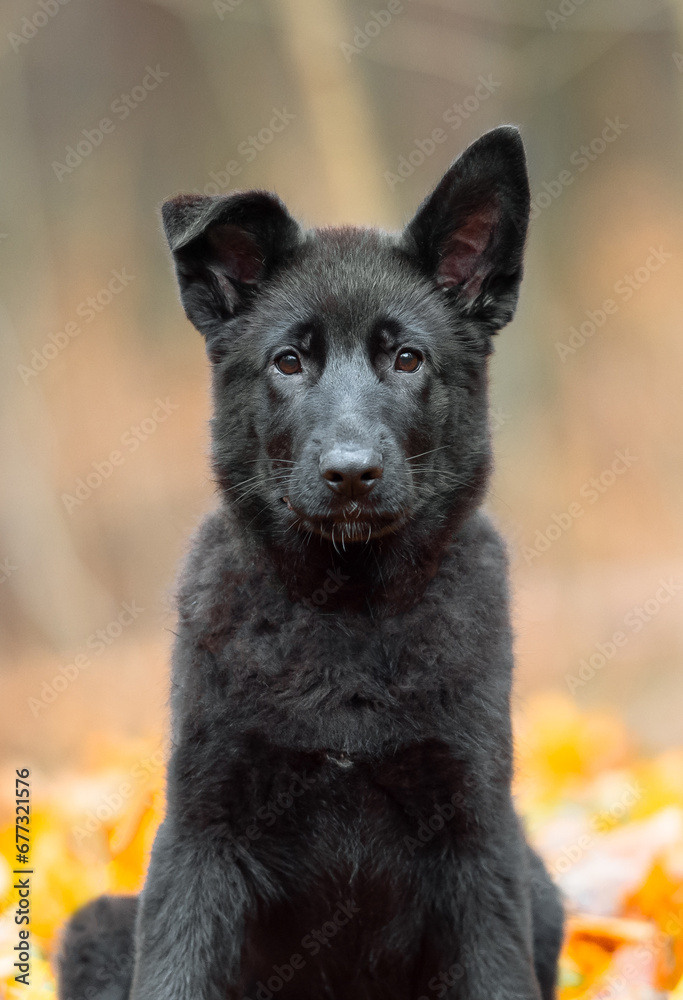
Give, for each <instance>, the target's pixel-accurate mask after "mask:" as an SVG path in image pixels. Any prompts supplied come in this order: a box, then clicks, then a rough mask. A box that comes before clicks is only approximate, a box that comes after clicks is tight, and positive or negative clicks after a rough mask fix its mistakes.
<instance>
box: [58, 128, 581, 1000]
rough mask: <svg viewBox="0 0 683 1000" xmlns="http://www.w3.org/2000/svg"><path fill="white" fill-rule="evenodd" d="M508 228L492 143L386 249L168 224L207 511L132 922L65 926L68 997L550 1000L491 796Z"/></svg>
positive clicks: (501, 683)
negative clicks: (204, 383)
mask: <svg viewBox="0 0 683 1000" xmlns="http://www.w3.org/2000/svg"><path fill="white" fill-rule="evenodd" d="M528 212H529V188H528V181H527V175H526V167H525V160H524V151H523V147H522V143H521V139H520V137H519V134H518V132H517V131H516V130H515V129H514V128H509V127H505V128H499V129H496V130H495V131H493V132H490V133H488V134H487V135H485V136H483V137H482V138H481V139H479V140H478V141H477V142H476V143H474V145H472V146H471V147H470V148H469V149H468V150H467V151H466V152H465V153H464V154H463V155H462V156H461V157H460V159H458V160H457V161H456V162H455V163H454V164H453V165H452V166H451V168H450V169H449V170H448V172H447V173H446V175H445V176H444V178H443V179H442V180H441V182H440V183H439V185H438V187H437V188H436V190H435V191H434V192H433V194H432V195H431V196H430V197H429V198H428V199H427V200H426V201H425V202H424V204H423V205H422V206H421V207H420V209H419V211H418V212H417V214H416V216H415V218H414V219H413V220H412V222H411V223H410V224H409V225H408V226H407V228H406V229H405V230H404V232H403V233H402V234H400V235H399V236H389V235H386V234H383V233H379V232H376V231H374V230H363V229H350V228H345V229H321V230H313V231H309V232H305V231H302V229H301V228H300V227H299V226H298V225H297V223H296V222H295V221H294V220H293V219H292V217H291V216H290V215H289V214H288V212H287V210H286V209H285V207H284V206H283V205H282V203H281V202H280V201H279V200H278V199H277V198H276V197H274V196H273V195H270V194H266V193H263V192H253V191H252V192H247V193H244V194H232V195H229V196H226V197H217V198H205V197H195V196H193V195H189V196H181V197H178V198H175V199H173V200H172V201H169V202H167V203H166V204H165V205H164V207H163V220H164V226H165V230H166V234H167V236H168V240H169V243H170V246H171V250H172V252H173V258H174V261H175V267H176V271H177V275H178V281H179V284H180V293H181V297H182V301H183V305H184V307H185V311H186V313H187V315H188V317H189V318H190V320H191V321H192V322H193V323H194V325H195V326H196V327H197V328H198V329H199V330H200V331H201V333H202V334H203V335H204V337H205V338H206V345H207V349H208V353H209V357H210V359H211V363H212V369H213V397H214V405H215V416H214V419H213V424H212V427H213V466H214V470H215V474H216V477H217V480H218V483H219V487H220V493H221V505H220V508H219V509H218V510H217V511H216V512H215V513H214V514H212V515H211V516H210V517H208V518H207V520H206V521H205V522H204V524H203V525H202V526H201V528H200V530H199V533H198V535H197V538H196V539H195V542H194V544H193V547H192V550H191V553H190V556H189V559H188V561H187V565H186V568H185V571H184V576H183V578H182V581H181V585H180V594H179V625H178V639H177V642H176V647H175V654H174V666H173V696H172V703H173V732H172V754H171V758H170V763H169V768H168V810H167V815H166V819H165V820H164V823H163V825H162V827H161V829H160V830H159V833H158V835H157V839H156V843H155V845H154V850H153V853H152V859H151V863H150V868H149V874H148V877H147V882H146V885H145V888H144V890H143V892H142V895H141V897H140V901H139V904H138V903H137V902H136V901H135V900H131V899H117V898H113V897H111V898H110V897H104V898H103V899H101V900H98V901H96V902H95V903H93V904H90V906H88V907H85V908H84V909H83V910H81V911H80V912H79V913H78V914H76V915H75V916H74V918H73V920H72V922H71V924H70V925H69V928H68V929H67V932H66V936H65V940H64V944H63V949H62V955H61V959H60V996H61V998H62V1000H81V998H85V997H88V998H89V997H101V998H107V1000H119V998H121V1000H123V998H124V997H127V996H130V997H131V1000H218V998H221V1000H225V998H231V1000H238V998H243V997H249V998H251V1000H270V998H272V997H278V998H283V1000H284V998H287V1000H320V998H335V1000H342V998H349V1000H351V998H353V1000H379V998H386V1000H418V998H430V1000H431V998H433V997H444V996H448V997H456V996H457V997H462V998H468V1000H496V998H498V1000H539V998H541V997H542V998H543V1000H549V998H551V997H552V996H553V993H554V988H555V971H556V962H557V953H558V949H559V945H560V939H561V935H562V913H561V908H560V904H559V900H558V897H557V894H556V891H555V889H554V887H553V885H552V883H551V882H550V880H549V878H548V876H547V874H546V872H545V870H544V869H543V866H542V864H541V862H540V860H539V859H538V858H537V857H536V855H535V854H534V853H533V852H532V851H531V850H530V849H529V847H528V846H527V844H526V842H525V839H524V835H523V833H522V830H521V827H520V823H519V820H518V818H517V816H516V815H515V811H514V809H513V804H512V800H511V794H510V779H511V773H512V746H511V735H510V708H509V699H510V685H511V672H512V642H511V633H510V624H509V615H508V594H507V583H506V560H505V554H504V550H503V545H502V543H501V541H500V539H499V537H498V535H497V534H496V532H495V530H494V529H493V527H492V526H491V524H490V522H489V521H488V520H487V519H486V517H485V516H484V515H483V514H482V513H481V512H480V511H479V509H478V508H479V505H480V503H481V501H482V498H483V496H484V493H485V489H486V484H487V479H488V475H489V469H490V464H491V449H490V441H489V429H488V421H487V358H488V355H489V354H490V352H491V349H492V343H491V338H492V335H493V334H495V333H496V331H497V330H499V329H500V328H501V327H502V326H504V324H506V323H507V322H508V320H509V319H510V318H511V316H512V315H513V312H514V309H515V304H516V301H517V294H518V289H519V282H520V278H521V274H522V256H523V249H524V240H525V235H526V227H527V218H528Z"/></svg>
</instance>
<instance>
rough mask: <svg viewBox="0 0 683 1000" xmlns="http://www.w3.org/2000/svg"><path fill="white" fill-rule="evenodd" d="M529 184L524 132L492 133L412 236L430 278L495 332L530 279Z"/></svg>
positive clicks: (453, 174) (411, 247) (432, 199)
mask: <svg viewBox="0 0 683 1000" xmlns="http://www.w3.org/2000/svg"><path fill="white" fill-rule="evenodd" d="M528 219H529V180H528V177H527V170H526V159H525V156H524V146H523V145H522V139H521V137H520V134H519V132H518V130H517V129H516V128H514V127H513V126H510V125H506V126H502V127H501V128H497V129H494V130H493V131H491V132H487V133H486V134H485V135H483V136H482V137H481V138H480V139H478V140H477V141H476V142H475V143H473V144H472V145H471V146H470V147H469V148H468V149H466V150H465V152H464V153H463V154H462V155H461V156H460V157H459V158H458V159H457V160H456V161H455V163H453V164H452V166H451V167H450V168H449V169H448V170H447V171H446V173H445V175H444V176H443V178H442V179H441V181H440V182H439V184H438V185H437V187H436V189H435V190H434V191H433V192H432V194H431V195H429V197H428V198H427V199H426V200H425V201H424V202H423V203H422V205H421V206H420V208H419V209H418V211H417V214H416V215H415V218H414V219H413V220H412V222H411V223H410V224H409V225H408V226H407V227H406V230H405V233H404V246H405V247H406V249H407V250H408V252H409V253H411V254H412V255H413V257H414V258H416V259H417V261H418V263H419V265H420V266H421V268H422V269H423V271H424V272H425V274H426V275H428V276H429V277H430V278H432V279H433V280H434V281H435V282H436V284H437V286H438V287H440V288H442V289H444V290H445V291H447V292H448V293H449V294H450V295H452V296H453V297H454V298H455V299H456V300H457V301H458V302H459V303H461V304H462V306H463V308H464V309H465V310H466V311H467V313H468V314H469V315H473V316H475V317H477V318H479V319H480V320H481V321H482V322H483V323H485V324H486V325H487V327H488V329H489V330H490V332H492V333H494V332H495V331H496V330H499V329H500V328H501V327H502V326H505V324H506V323H507V322H508V321H509V320H510V319H511V318H512V316H513V314H514V311H515V306H516V304H517V295H518V292H519V283H520V281H521V278H522V258H523V254H524V241H525V238H526V231H527V223H528Z"/></svg>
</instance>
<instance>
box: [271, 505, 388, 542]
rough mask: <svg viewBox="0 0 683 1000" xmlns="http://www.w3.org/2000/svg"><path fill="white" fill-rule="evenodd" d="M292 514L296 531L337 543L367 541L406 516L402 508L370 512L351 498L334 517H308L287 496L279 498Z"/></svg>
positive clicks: (381, 534)
mask: <svg viewBox="0 0 683 1000" xmlns="http://www.w3.org/2000/svg"><path fill="white" fill-rule="evenodd" d="M281 499H282V502H283V503H284V504H285V505H286V507H287V510H290V511H291V512H292V513H293V514H295V515H296V518H297V520H296V521H295V525H296V527H297V529H298V530H299V531H302V532H304V533H307V532H308V533H310V532H312V533H313V534H315V535H320V536H321V537H322V538H326V539H327V540H328V541H331V542H333V543H334V544H335V545H336V544H337V543H339V544H341V545H346V543H347V542H369V541H371V540H372V539H373V538H382V537H383V536H385V535H391V534H393V533H394V532H395V531H398V530H399V528H401V527H402V526H403V525H404V524H405V522H406V521H407V519H408V515H407V513H406V512H405V511H400V512H398V513H394V512H387V513H383V514H382V513H377V512H370V511H368V510H367V508H364V507H362V506H361V505H360V504H358V503H356V502H355V501H351V502H349V503H347V504H345V505H344V506H343V507H341V508H340V509H339V511H338V512H337V513H336V515H335V516H334V517H312V516H311V515H309V514H305V513H304V512H303V511H300V510H297V508H296V507H294V506H293V504H292V503H291V501H290V499H289V497H288V496H284V497H282V498H281Z"/></svg>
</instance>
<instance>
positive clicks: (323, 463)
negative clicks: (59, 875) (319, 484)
mask: <svg viewBox="0 0 683 1000" xmlns="http://www.w3.org/2000/svg"><path fill="white" fill-rule="evenodd" d="M383 471H384V470H383V468H382V456H381V455H380V454H379V453H378V452H376V451H373V450H372V449H370V448H344V447H341V446H336V447H334V448H331V449H330V451H328V452H325V454H324V455H322V456H321V458H320V475H321V476H322V477H323V479H324V480H325V481H326V482H327V485H328V486H329V487H330V489H331V490H333V491H334V492H335V493H337V494H339V496H343V497H345V498H347V499H355V498H356V497H361V496H364V495H365V494H366V493H369V492H370V490H371V489H372V487H373V486H374V485H375V483H376V482H377V480H378V479H381V478H382V472H383Z"/></svg>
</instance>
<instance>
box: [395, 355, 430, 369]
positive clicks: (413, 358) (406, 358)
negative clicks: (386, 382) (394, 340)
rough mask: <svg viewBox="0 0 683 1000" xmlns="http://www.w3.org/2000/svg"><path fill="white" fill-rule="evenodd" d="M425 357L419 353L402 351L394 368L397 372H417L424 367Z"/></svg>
mask: <svg viewBox="0 0 683 1000" xmlns="http://www.w3.org/2000/svg"><path fill="white" fill-rule="evenodd" d="M423 361H424V357H423V355H422V354H420V352H419V351H401V353H400V354H399V355H398V357H397V358H396V363H395V364H394V368H395V369H396V371H397V372H416V371H417V370H418V368H421V367H422V362H423Z"/></svg>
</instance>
